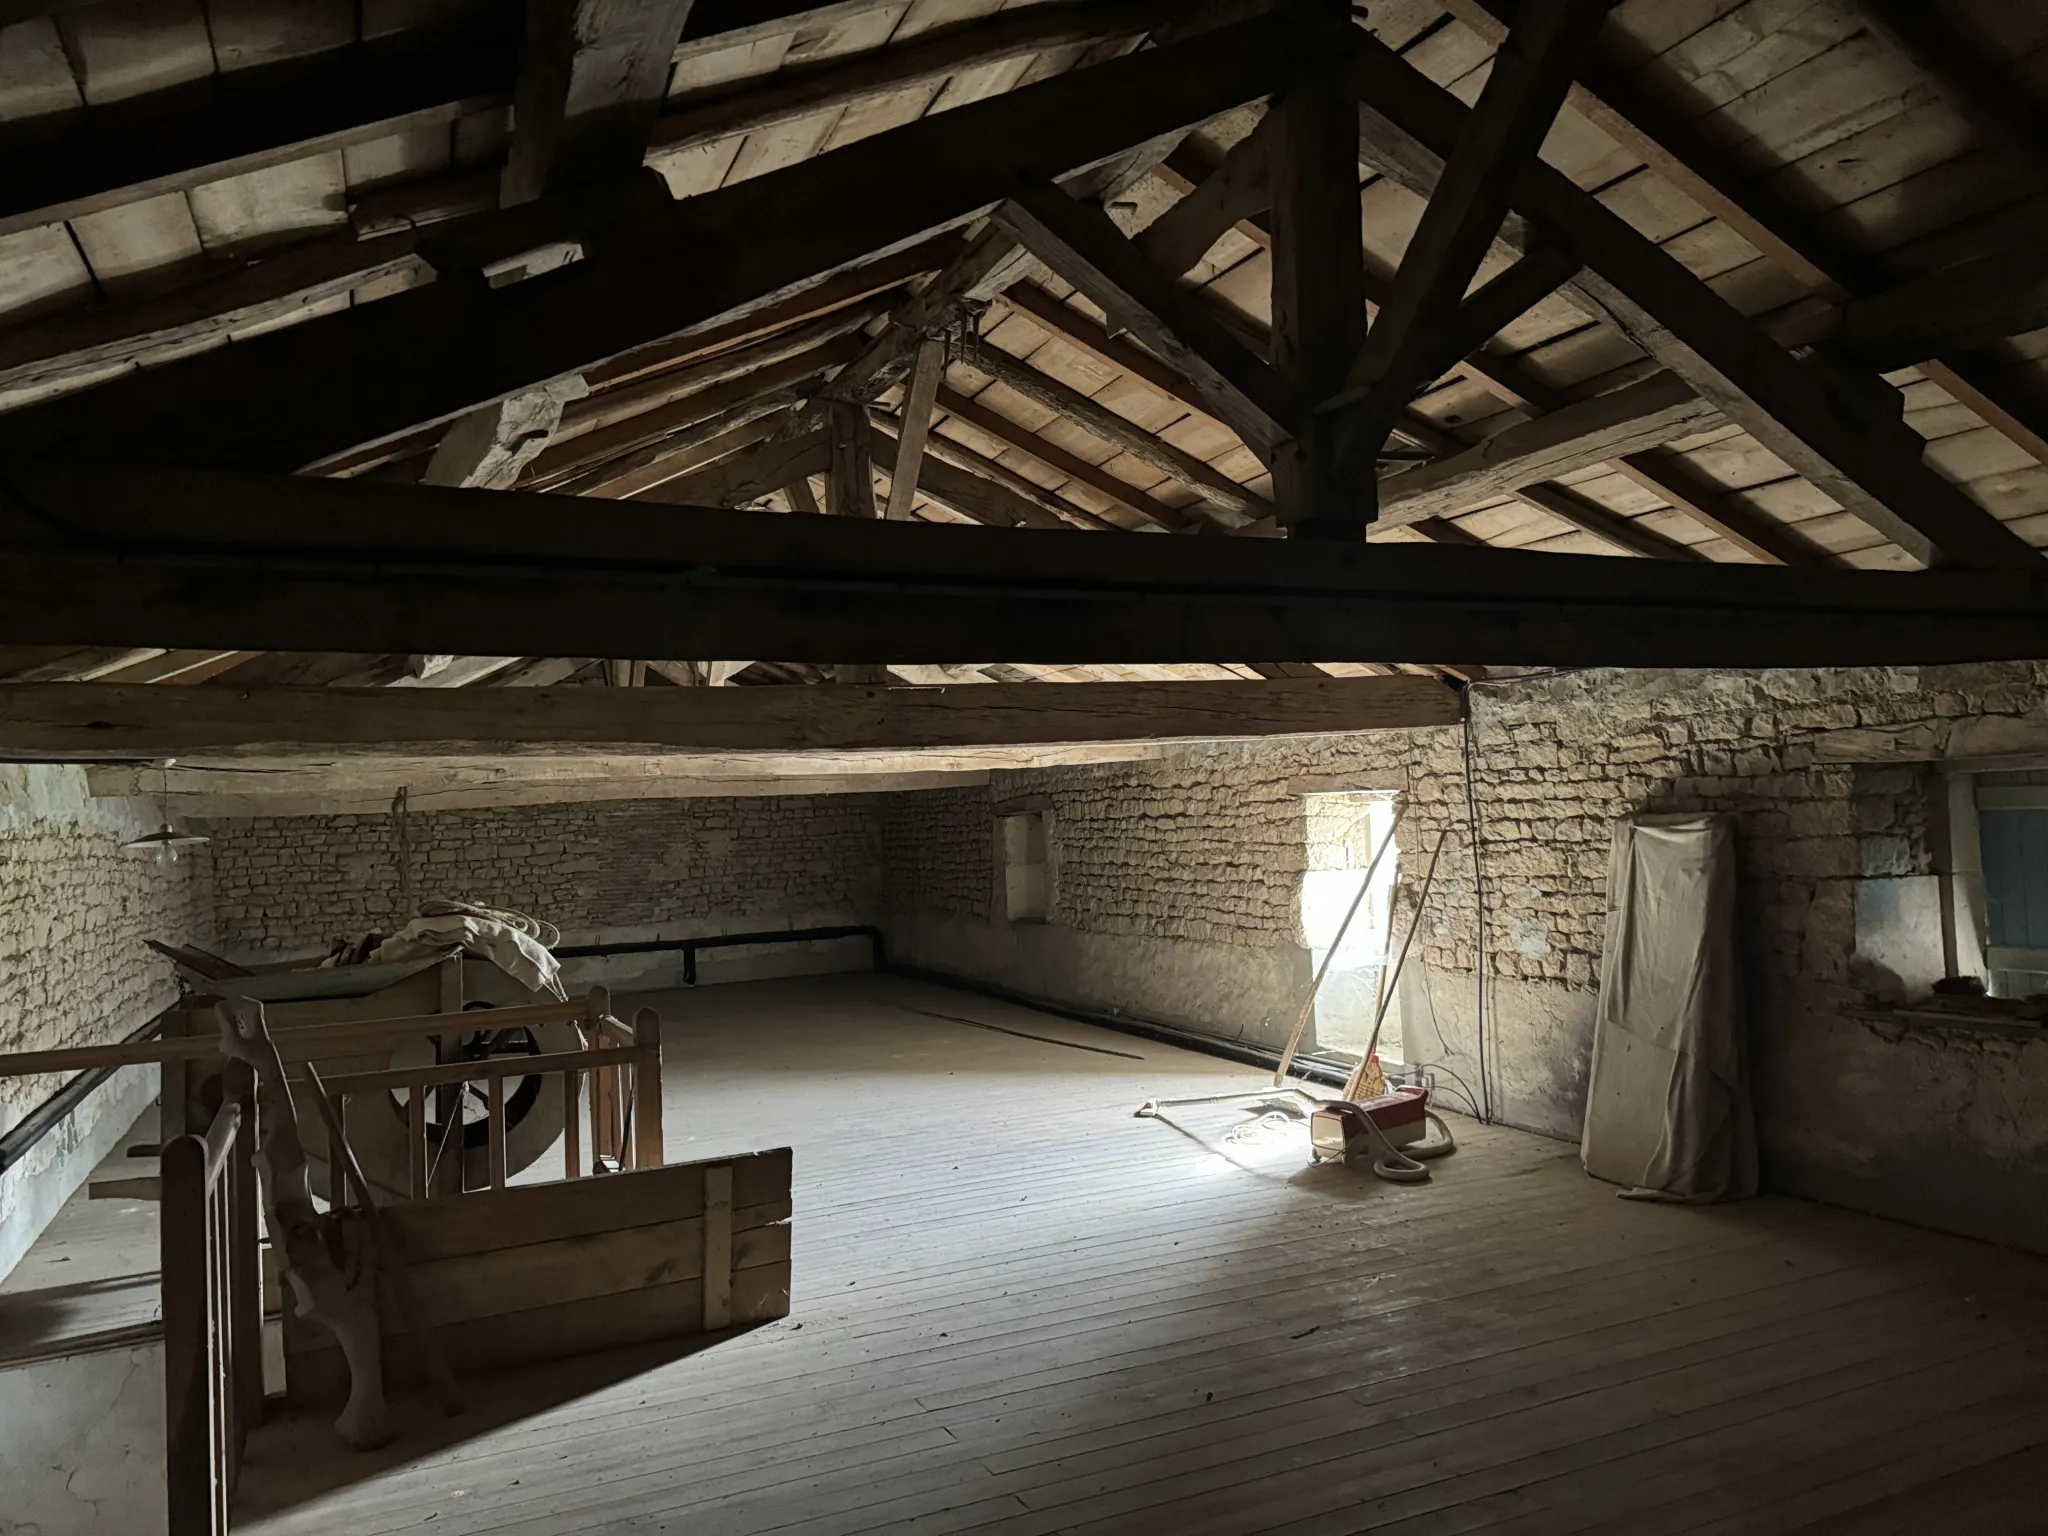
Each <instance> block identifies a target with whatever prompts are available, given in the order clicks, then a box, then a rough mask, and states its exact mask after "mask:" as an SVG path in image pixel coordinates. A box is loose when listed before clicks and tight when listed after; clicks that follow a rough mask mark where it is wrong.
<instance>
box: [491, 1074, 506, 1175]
mask: <svg viewBox="0 0 2048 1536" xmlns="http://www.w3.org/2000/svg"><path fill="white" fill-rule="evenodd" d="M488 1082H489V1083H490V1096H489V1101H488V1107H489V1116H490V1118H489V1122H488V1123H489V1131H490V1135H489V1151H490V1167H491V1188H493V1189H503V1188H504V1187H505V1074H504V1073H503V1072H493V1073H492V1074H491V1075H490V1077H489V1079H488Z"/></svg>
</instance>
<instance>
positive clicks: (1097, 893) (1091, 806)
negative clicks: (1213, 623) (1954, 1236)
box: [889, 666, 2048, 1247]
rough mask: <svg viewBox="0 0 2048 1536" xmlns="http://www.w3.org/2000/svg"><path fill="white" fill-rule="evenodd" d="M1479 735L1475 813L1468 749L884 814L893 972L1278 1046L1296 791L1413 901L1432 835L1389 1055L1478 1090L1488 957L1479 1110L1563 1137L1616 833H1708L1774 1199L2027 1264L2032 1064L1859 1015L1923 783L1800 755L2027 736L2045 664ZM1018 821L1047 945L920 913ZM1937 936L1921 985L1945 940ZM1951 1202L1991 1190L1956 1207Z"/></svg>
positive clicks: (1893, 960) (1397, 747)
mask: <svg viewBox="0 0 2048 1536" xmlns="http://www.w3.org/2000/svg"><path fill="white" fill-rule="evenodd" d="M1471 713H1472V723H1471V731H1470V737H1469V750H1470V752H1471V756H1472V761H1473V774H1472V779H1471V785H1472V805H1471V808H1470V814H1469V815H1468V805H1467V798H1466V791H1467V780H1466V774H1465V755H1466V752H1467V750H1468V739H1467V735H1466V733H1465V732H1464V731H1463V730H1460V729H1438V730H1428V731H1414V732H1391V733H1385V734H1382V735H1373V736H1354V737H1332V738H1314V739H1302V740H1297V741H1293V742H1287V743H1275V744H1260V745H1246V746H1214V747H1206V748H1191V749H1188V750H1185V751H1182V752H1179V753H1177V754H1175V755H1173V756H1171V757H1169V758H1168V759H1167V760H1165V761H1161V762H1151V763H1135V764H1127V765H1107V766H1095V767H1083V768H1064V769H1049V770H1043V771H1036V772H1030V773H1017V774H1003V775H998V776H997V782H996V783H995V784H994V785H993V786H992V787H991V789H990V790H989V791H988V792H987V794H986V795H985V796H982V797H981V804H980V806H979V814H978V815H976V814H974V806H973V801H974V794H975V792H969V791H962V792H956V793H955V794H954V795H953V796H952V797H951V799H950V800H948V801H947V802H945V804H944V805H943V807H941V806H940V804H939V802H938V800H937V797H933V796H915V797H911V796H906V797H901V800H900V801H899V803H898V804H896V805H895V806H893V807H892V810H891V813H890V817H889V826H890V872H891V885H890V892H889V900H890V906H891V909H892V914H893V915H892V922H891V939H892V948H893V950H894V952H895V953H896V954H898V955H899V956H900V957H901V958H904V959H906V960H908V961H910V962H911V963H913V964H918V965H922V966H926V967H928V968H930V969H933V970H941V971H945V970H952V971H955V972H956V973H961V974H966V975H970V976H973V977H975V978H977V979H982V980H989V981H995V982H998V983H1000V984H1002V985H1006V986H1011V987H1014V988H1015V989H1017V990H1019V991H1023V992H1027V993H1031V994H1033V995H1038V996H1043V997H1048V998H1052V999H1056V1000H1059V1001H1063V1002H1070V1003H1079V1004H1084V1005H1086V1006H1090V1007H1093V1008H1099V1009H1106V1010H1111V1011H1115V1010H1122V1011H1125V1012H1129V1013H1131V1014H1135V1015H1141V1016H1145V1017H1151V1018H1155V1019H1162V1020H1165V1021H1167V1022H1171V1023H1176V1024H1180V1025H1183V1026H1186V1027H1191V1028H1195V1029H1201V1030H1205V1031H1208V1032H1210V1033H1214V1034H1217V1035H1220V1036H1224V1037H1226V1038H1232V1039H1243V1040H1249V1041H1256V1042H1260V1043H1264V1044H1268V1045H1270V1044H1274V1043H1276V1042H1277V1040H1278V1039H1279V1038H1280V1037H1282V1036H1283V1035H1284V1033H1285V1030H1286V1028H1287V1027H1288V1026H1289V1025H1290V1024H1291V1022H1292V1019H1293V1016H1294V1012H1295V1010H1296V1009H1297V1008H1298V1006H1299V997H1300V995H1301V993H1300V989H1301V988H1302V987H1303V986H1305V984H1306V981H1307V975H1308V967H1307V956H1306V952H1305V951H1304V949H1303V947H1302V939H1301V934H1300V932H1299V904H1298V892H1299V882H1300V874H1301V870H1302V867H1303V863H1304V857H1305V824H1304V818H1303V813H1302V801H1301V798H1300V797H1301V794H1302V793H1303V792H1304V791H1306V790H1311V789H1372V788H1384V789H1397V790H1401V791H1404V792H1405V798H1406V801H1407V804H1408V812H1407V816H1406V820H1405V821H1404V823H1403V826H1402V829H1401V834H1400V837H1401V848H1402V864H1403V880H1404V884H1403V890H1404V905H1405V903H1406V901H1408V900H1412V896H1413V893H1414V892H1415V891H1416V890H1417V888H1418V886H1419V884H1420V881H1421V879H1422V876H1423V872H1424V867H1425V866H1426V864H1427V862H1428V859H1429V855H1430V852H1431V850H1432V849H1433V848H1434V847H1435V846H1436V843H1437V840H1438V839H1439V837H1442V838H1443V854H1442V860H1441V863H1440V866H1439V868H1438V870H1437V875H1436V883H1435V886H1434V889H1433V892H1432V894H1431V897H1430V900H1429V903H1428V908H1427V910H1426V912H1425V914H1424V918H1423V924H1422V927H1421V929H1420V931H1419V934H1418V938H1417V943H1416V958H1417V960H1418V961H1419V962H1420V963H1419V965H1418V966H1416V967H1415V969H1414V972H1413V974H1412V975H1411V976H1410V977H1409V978H1408V981H1407V984H1406V985H1405V986H1404V990H1403V995H1402V1003H1403V1010H1404V1020H1405V1024H1404V1027H1405V1029H1406V1030H1407V1037H1408V1040H1409V1041H1410V1043H1411V1048H1412V1047H1413V1046H1414V1044H1415V1043H1416V1042H1418V1041H1420V1042H1421V1049H1423V1050H1425V1051H1427V1052H1428V1053H1429V1055H1430V1057H1431V1059H1435V1060H1438V1061H1441V1062H1443V1063H1444V1064H1445V1065H1446V1066H1447V1067H1448V1068H1449V1069H1450V1070H1453V1071H1456V1072H1457V1073H1459V1074H1460V1075H1461V1076H1462V1077H1463V1078H1464V1080H1465V1081H1466V1082H1467V1083H1469V1084H1475V1085H1476V1084H1478V1083H1479V1079H1480V1073H1479V1062H1478V1059H1477V1057H1478V1053H1477V1049H1476V1044H1477V1041H1476V1033H1475V1030H1474V1015H1475V1013H1476V1011H1477V1009H1476V1003H1477V991H1478V989H1477V986H1476V985H1475V982H1476V968H1477V967H1478V965H1479V961H1480V956H1481V950H1482V940H1483V950H1484V962H1485V964H1484V975H1485V989H1486V1005H1487V1008H1488V1010H1489V1015H1490V1019H1489V1028H1488V1045H1489V1059H1488V1062H1487V1074H1486V1079H1485V1084H1484V1089H1483V1092H1484V1093H1485V1095H1486V1096H1487V1097H1490V1098H1491V1100H1492V1103H1493V1107H1494V1109H1495V1111H1496V1112H1497V1113H1498V1114H1500V1115H1501V1116H1502V1118H1504V1119H1506V1120H1508V1121H1509V1122H1510V1123H1514V1124H1520V1125H1524V1126H1527V1127H1530V1128H1533V1129H1539V1130H1544V1131H1547V1132H1550V1133H1552V1134H1557V1135H1565V1136H1573V1137H1575V1136H1576V1134H1577V1127H1578V1124H1579V1121H1580V1119H1581V1117H1582V1115H1583V1107H1584V1088H1585V1076H1586V1069H1587V1063H1588V1058H1589V1054H1590V1045H1591V1016H1592V1004H1593V999H1594V996H1595V992H1596V988H1597V985H1598V980H1599V968H1600V959H1601V947H1602V941H1603V937H1604V929H1605V921H1606V874H1607V857H1608V847H1609V840H1610V836H1611V829H1612V826H1613V824H1614V822H1615V821H1616V820H1617V819H1619V818H1621V817H1623V816H1626V815H1629V814H1631V813H1634V812H1637V811H1679V810H1713V811H1726V812H1730V813H1732V814H1733V815H1734V816H1735V817H1736V820H1737V825H1738V844H1739V849H1740V860H1741V866H1740V870H1741V886H1740V889H1741V901H1742V912H1743V922H1744V930H1745V931H1744V935H1743V937H1744V943H1745V954H1746V957H1747V964H1748V968H1749V973H1750V981H1751V992H1752V1002H1753V1007H1754V1010H1755V1015H1756V1018H1755V1025H1754V1031H1753V1038H1754V1040H1755V1046H1756V1051H1755V1055H1756V1063H1757V1067H1756V1070H1757V1082H1758V1092H1759V1098H1760V1102H1761V1104H1762V1107H1763V1111H1764V1116H1765V1124H1764V1139H1765V1145H1766V1150H1767V1152H1768V1153H1770V1154H1771V1156H1772V1166H1773V1169H1774V1172H1775V1174H1776V1177H1777V1182H1778V1184H1779V1187H1781V1188H1790V1189H1798V1190H1803V1191H1804V1192H1807V1193H1813V1194H1818V1195H1822V1196H1824V1197H1827V1198H1831V1199H1837V1200H1840V1201H1842V1202H1844V1203H1848V1204H1857V1205H1863V1206H1866V1207H1868V1208H1872V1209H1879V1210H1888V1211H1891V1212H1893V1213H1896V1214H1901V1215H1906V1216H1909V1217H1911V1218H1913V1219H1918V1220H1928V1221H1932V1222H1935V1223H1936V1224H1941V1225H1950V1226H1956V1227H1958V1228H1960V1229H1962V1230H1968V1231H1974V1232H1978V1233H1980V1234H1982V1235H1986V1236H1993V1237H2000V1238H2004V1239H2007V1240H2012V1241H2024V1242H2027V1243H2029V1244H2031V1245H2033V1246H2037V1247H2048V1211H2044V1210H2042V1209H2041V1208H2040V1203H2039V1202H2038V1200H2036V1199H2035V1198H2034V1197H2033V1195H2032V1194H2031V1193H2027V1194H2024V1195H2023V1194H2022V1193H2021V1191H2022V1189H2023V1188H2038V1187H2048V1186H2042V1185H2039V1184H2034V1185H2031V1186H2028V1185H2026V1183H2025V1181H2026V1180H2036V1181H2038V1180H2039V1179H2041V1178H2042V1177H2043V1176H2044V1175H2048V1042H2030V1041H2024V1040H2022V1041H2014V1040H2010V1039H2002V1038H1994V1037H1991V1036H1988V1035H1985V1034H1982V1033H1977V1034H1967V1035H1963V1036H1958V1035H1957V1034H1956V1033H1955V1032H1953V1031H1950V1032H1947V1033H1943V1034H1939V1035H1937V1034H1935V1033H1933V1032H1930V1031H1927V1030H1925V1029H1920V1028H1917V1027H1914V1028H1907V1029H1899V1028H1896V1027H1892V1026H1888V1025H1884V1024H1882V1023H1880V1022H1877V1021H1875V1020H1873V1019H1872V1018H1871V1016H1870V1014H1869V1010H1868V1006H1867V1005H1868V1003H1869V1001H1870V1000H1871V999H1873V998H1881V997H1885V996H1888V995H1889V996H1895V995H1897V993H1898V992H1899V991H1900V990H1901V988H1902V987H1903V986H1905V985H1908V984H1909V982H1910V981H1911V980H1915V979H1917V980H1918V981H1920V982H1921V984H1924V981H1925V979H1926V978H1925V976H1924V974H1922V975H1920V976H1918V977H1916V978H1906V977H1902V976H1900V975H1899V974H1896V971H1897V968H1898V966H1899V960H1898V957H1897V956H1896V955H1895V954H1890V953H1876V952H1873V951H1872V950H1871V947H1870V943H1869V940H1868V937H1867V935H1866V937H1865V938H1864V940H1863V941H1862V946H1863V947H1862V948H1860V949H1859V934H1858V913H1859V906H1860V907H1861V908H1862V910H1863V911H1864V913H1865V915H1866V927H1867V926H1868V922H1867V919H1868V915H1869V914H1870V913H1871V912H1872V911H1874V910H1878V909H1881V908H1884V907H1885V906H1886V904H1887V903H1891V904H1895V905H1896V904H1898V903H1901V902H1904V903H1906V904H1907V905H1908V907H1910V901H1911V900H1917V899H1918V895H1919V893H1920V888H1921V887H1923V886H1925V885H1926V884H1927V883H1928V882H1929V880H1930V877H1931V874H1932V865H1931V862H1930V843H1929V838H1928V831H1929V827H1928V821H1929V806H1930V805H1931V804H1937V803H1939V796H1938V794H1933V793H1931V792H1930V780H1931V779H1932V775H1931V774H1930V773H1929V772H1928V770H1926V769H1924V768H1919V767H1914V766H1911V765H1907V766H1853V765H1850V764H1847V763H1842V762H1835V761H1828V760H1824V759H1823V757H1822V755H1821V743H1822V738H1824V737H1831V736H1835V737H1838V736H1839V733H1842V732H1846V731H1859V732H1871V733H1877V734H1891V735H1904V736H1905V737H1907V738H1911V737H1912V736H1913V735H1914V734H1915V733H1925V734H1928V735H1929V736H1930V738H1931V736H1932V735H1933V734H1934V733H1937V732H1938V731H1939V730H1940V729H1942V728H1943V726H1944V723H1946V722H1966V721H1981V720H1984V719H1986V718H1994V717H2039V716H2042V715H2048V666H2013V667H1975V668H1960V667H1957V668H1927V669H1917V670H1916V669H1887V670H1853V671H1852V670H1844V671H1828V672H1815V671H1810V670H1809V671H1773V672H1757V673H1668V672H1667V673H1619V672H1608V671H1592V672H1582V673H1577V674H1569V675H1554V676H1551V677H1547V678H1543V679H1534V680H1523V681H1515V682H1512V683H1509V684H1507V685H1505V686H1502V687H1497V688H1496V687H1484V688H1480V689H1477V690H1474V693H1473V695H1472V711H1471ZM1022 797H1032V798H1035V799H1039V800H1043V801H1044V803H1045V804H1046V805H1047V806H1048V808H1049V838H1050V841H1051V845H1052V859H1053V867H1054V895H1053V900H1052V907H1051V912H1050V920H1049V922H1047V923H1046V924H1043V925H1036V926H1032V927H1025V926H1022V925H1008V924H1004V923H1002V922H1000V921H999V920H996V919H993V918H980V917H978V916H977V915H971V914H966V913H963V912H962V911H961V909H960V906H959V903H958V901H957V899H956V898H955V897H954V896H953V895H952V894H950V893H951V892H952V891H953V890H954V888H955V887H956V886H957V885H958V884H959V883H960V881H959V878H958V876H957V874H954V875H951V876H949V879H948V882H947V884H946V885H945V888H944V891H943V892H940V893H937V894H935V892H934V890H933V889H932V888H930V887H928V886H927V885H925V884H922V883H920V878H921V876H922V875H923V873H924V872H925V871H928V870H931V869H937V868H952V867H955V866H958V865H959V864H960V862H961V861H962V860H963V859H964V858H966V857H968V856H969V855H968V854H966V853H964V852H960V851H949V850H950V849H951V845H954V844H958V845H959V847H960V848H962V849H965V848H968V847H969V846H972V847H975V848H980V849H982V850H983V852H982V853H981V854H980V857H981V858H983V859H984V860H987V859H989V858H990V857H991V856H990V854H989V853H988V852H987V851H986V850H987V848H988V842H987V838H986V834H985V831H984V830H982V828H985V827H986V824H987V820H988V817H989V815H990V811H991V806H992V803H993V802H994V801H998V800H1006V799H1016V798H1022ZM1472 821H1476V823H1477V832H1478V839H1477V848H1478V853H1479V860H1478V869H1479V873H1480V876H1481V878H1482V880H1483V884H1484V888H1485V903H1484V906H1485V910H1484V914H1483V917H1482V915H1481V912H1480V903H1479V901H1478V899H1477V896H1476V893H1475V880H1474V858H1473V846H1474V845H1473V839H1472V837H1471V826H1470V823H1471V822H1472ZM977 822H979V823H980V824H981V825H980V827H979V828H978V827H976V826H975V823H977ZM970 834H971V835H970ZM949 860H950V861H951V864H950V865H949V863H948V861H949ZM984 867H986V866H984ZM988 878H989V879H990V880H992V879H993V874H992V872H991V874H990V875H989V877H988ZM1399 921H1400V924H1401V926H1402V927H1405V926H1406V915H1405V912H1404V913H1403V915H1402V916H1401V918H1400V919H1399ZM1927 937H1928V938H1929V939H1930V940H1931V941H1932V942H1933V943H1934V944H1935V946H1936V959H1935V961H1934V964H1935V965H1936V966H1937V967H1938V941H1939V934H1938V932H1934V933H1932V934H1929V935H1927ZM1921 960H1922V970H1923V971H1924V965H1925V960H1924V956H1923V957H1921ZM1411 1054H1413V1051H1412V1049H1411ZM1480 1091H1481V1090H1479V1089H1478V1088H1476V1087H1475V1096H1476V1095H1477V1094H1478V1093H1479V1092H1480ZM1965 1187H1970V1188H1974V1189H1976V1190H1978V1191H1980V1192H1985V1191H1988V1192H1989V1193H1982V1194H1981V1195H1980V1196H1978V1197H1975V1198H1976V1200H1977V1204H1976V1207H1975V1208H1972V1209H1968V1210H1965V1209H1964V1206H1965V1205H1967V1204H1968V1203H1969V1200H1970V1199H1971V1198H1973V1197H1970V1196H1967V1195H1965V1194H1964V1193H1962V1192H1961V1191H1962V1190H1963V1189H1964V1188H1965Z"/></svg>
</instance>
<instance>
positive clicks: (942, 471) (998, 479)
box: [874, 418, 1120, 532]
mask: <svg viewBox="0 0 2048 1536" xmlns="http://www.w3.org/2000/svg"><path fill="white" fill-rule="evenodd" d="M901 428H902V423H901V422H900V421H898V420H896V419H894V418H886V419H884V420H882V421H878V422H876V423H875V424H874V434H875V452H876V456H877V457H878V458H882V459H892V458H895V457H897V456H898V450H899V449H900V447H901V444H902V437H901ZM892 484H893V482H892ZM918 488H919V489H920V490H922V491H923V492H924V494H925V495H926V496H928V497H930V498H931V499H932V500H933V501H936V502H937V503H938V504H939V505H940V506H942V507H945V508H947V509H949V510H950V511H954V512H957V513H959V514H960V515H961V516H962V517H966V518H971V519H973V520H974V521H975V522H977V523H982V524H984V525H986V526H988V527H991V528H1075V527H1079V528H1088V529H1094V530H1098V531H1108V532H1117V531H1120V530H1118V529H1117V528H1116V525H1115V524H1113V523H1108V522H1105V521H1104V520H1103V519H1101V518H1099V517H1097V516H1096V515H1095V514H1094V513H1093V512H1089V511H1087V510H1085V509H1083V508H1081V507H1077V506H1075V505H1074V504H1073V503H1072V502H1069V501H1066V500H1065V499H1063V498H1061V497H1059V496H1056V495H1054V494H1053V493H1052V492H1050V491H1048V490H1045V489H1043V488H1042V487H1040V486H1037V485H1034V484H1032V483H1031V482H1030V481H1029V480H1027V479H1025V478H1024V477H1023V476H1022V475H1020V474H1018V473H1017V472H1016V471H1015V470H1013V469H1010V468H1009V467H1007V466H1006V465H1002V464H998V463H996V462H995V460H993V459H989V458H984V457H983V456H982V455H980V454H978V453H976V452H975V451H974V450H973V449H971V448H969V447H967V446H966V445H965V444H964V443H956V442H954V441H953V440H952V439H951V438H949V437H943V436H932V437H928V438H926V439H925V446H924V455H923V463H922V464H921V465H920V466H919V473H918Z"/></svg>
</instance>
